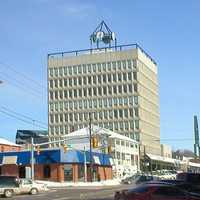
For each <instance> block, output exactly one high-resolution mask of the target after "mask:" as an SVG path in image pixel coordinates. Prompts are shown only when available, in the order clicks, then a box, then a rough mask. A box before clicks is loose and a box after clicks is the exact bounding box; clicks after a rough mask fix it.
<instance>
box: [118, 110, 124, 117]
mask: <svg viewBox="0 0 200 200" xmlns="http://www.w3.org/2000/svg"><path fill="white" fill-rule="evenodd" d="M119 117H120V118H123V111H122V110H119Z"/></svg>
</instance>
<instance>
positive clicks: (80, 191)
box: [0, 185, 132, 200]
mask: <svg viewBox="0 0 200 200" xmlns="http://www.w3.org/2000/svg"><path fill="white" fill-rule="evenodd" d="M130 187H132V186H130V185H118V186H104V187H66V188H57V189H50V190H49V191H47V192H43V193H40V194H37V195H18V196H13V197H12V198H11V199H13V200H15V199H16V200H40V199H42V200H46V199H56V200H94V199H98V200H113V197H114V193H115V191H118V190H122V189H127V188H130ZM1 199H5V198H1ZM1 199H0V200H1Z"/></svg>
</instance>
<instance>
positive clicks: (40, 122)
mask: <svg viewBox="0 0 200 200" xmlns="http://www.w3.org/2000/svg"><path fill="white" fill-rule="evenodd" d="M1 109H3V110H6V111H7V112H10V113H13V114H15V115H19V116H21V117H23V118H25V119H28V120H31V121H32V122H34V123H35V122H36V123H39V124H41V125H45V126H46V127H48V125H47V124H46V123H44V122H42V121H39V120H35V119H33V118H31V117H29V116H27V115H24V114H21V113H18V112H15V111H13V110H11V109H9V108H6V107H4V106H1Z"/></svg>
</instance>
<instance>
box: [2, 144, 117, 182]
mask: <svg viewBox="0 0 200 200" xmlns="http://www.w3.org/2000/svg"><path fill="white" fill-rule="evenodd" d="M34 160H35V165H34V175H35V179H37V180H48V181H58V182H64V181H73V182H78V181H84V180H85V177H86V178H87V181H90V177H91V176H90V169H91V168H90V152H89V151H85V152H84V151H78V150H68V151H67V152H64V149H63V148H61V149H46V150H42V151H40V153H39V154H38V153H37V152H34ZM91 160H92V179H93V181H101V180H108V179H112V177H113V174H112V165H111V163H112V162H113V161H112V158H111V156H109V155H108V154H102V153H95V152H93V153H92V157H91ZM85 161H86V162H85ZM30 166H31V152H30V151H20V152H4V153H0V175H10V176H18V177H20V178H25V177H30V172H31V170H30ZM85 172H86V173H85ZM85 174H86V176H85Z"/></svg>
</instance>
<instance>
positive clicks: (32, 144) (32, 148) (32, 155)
mask: <svg viewBox="0 0 200 200" xmlns="http://www.w3.org/2000/svg"><path fill="white" fill-rule="evenodd" d="M31 179H32V181H34V141H33V137H32V138H31Z"/></svg>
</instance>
